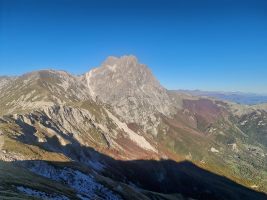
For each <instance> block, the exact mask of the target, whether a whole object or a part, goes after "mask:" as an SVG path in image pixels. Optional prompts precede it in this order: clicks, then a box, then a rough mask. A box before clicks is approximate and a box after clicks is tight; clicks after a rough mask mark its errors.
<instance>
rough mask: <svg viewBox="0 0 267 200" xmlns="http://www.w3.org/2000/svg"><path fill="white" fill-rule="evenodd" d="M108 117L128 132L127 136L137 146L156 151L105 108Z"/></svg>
mask: <svg viewBox="0 0 267 200" xmlns="http://www.w3.org/2000/svg"><path fill="white" fill-rule="evenodd" d="M106 112H107V114H108V116H109V118H111V119H112V120H113V122H114V123H115V124H116V125H117V126H118V127H119V128H120V129H122V130H123V131H124V132H125V133H127V134H128V136H129V138H130V139H131V140H132V141H133V142H134V143H136V144H137V145H138V146H139V147H141V148H143V149H146V150H150V151H154V152H156V151H157V150H156V149H155V148H154V147H153V146H152V145H151V144H150V143H149V142H148V141H147V140H146V139H145V138H144V137H143V136H140V135H138V134H137V133H135V132H134V131H132V130H131V129H129V128H128V126H127V125H126V124H125V123H123V122H121V121H120V120H119V119H118V118H117V117H115V116H114V115H113V114H112V113H111V112H109V111H108V110H106Z"/></svg>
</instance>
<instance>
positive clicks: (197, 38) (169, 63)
mask: <svg viewBox="0 0 267 200" xmlns="http://www.w3.org/2000/svg"><path fill="white" fill-rule="evenodd" d="M125 54H133V55H136V56H137V57H138V58H139V60H140V62H142V63H145V64H147V65H148V66H149V67H150V68H151V69H152V71H153V73H154V74H155V76H156V77H157V78H158V79H159V80H160V82H161V83H162V85H164V86H165V87H167V88H169V89H202V90H217V91H219V90H220V91H221V90H224V91H245V92H256V93H267V1H265V0H261V1H260V0H250V1H247V0H242V1H238V0H216V1H215V0H209V1H208V0H202V1H199V0H94V1H93V0H91V1H90V0H75V1H74V0H37V1H36V0H17V1H15V0H0V75H20V74H23V73H25V72H29V71H32V70H38V69H45V68H54V69H63V70H66V71H68V72H71V73H74V74H82V73H84V72H86V71H88V70H89V69H90V68H92V67H95V66H99V65H100V64H101V62H102V61H103V60H104V59H105V58H106V57H107V56H109V55H114V56H121V55H125Z"/></svg>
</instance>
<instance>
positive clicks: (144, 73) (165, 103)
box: [84, 55, 170, 122]
mask: <svg viewBox="0 0 267 200" xmlns="http://www.w3.org/2000/svg"><path fill="white" fill-rule="evenodd" d="M84 78H85V80H86V82H87V86H88V89H89V92H90V94H91V96H92V97H93V98H95V97H98V98H99V99H100V100H101V101H103V102H105V103H108V104H111V105H114V108H115V109H116V110H117V113H118V114H119V115H121V116H124V117H125V116H127V119H126V120H127V121H128V122H142V121H145V120H147V119H148V117H149V116H150V114H151V113H154V112H155V110H157V111H158V112H160V113H163V114H169V113H170V112H169V107H170V100H169V97H168V95H167V91H166V89H165V88H163V87H162V86H161V85H160V83H159V82H158V80H157V79H156V78H155V77H154V76H153V74H152V72H151V71H150V69H149V68H148V67H147V66H146V65H144V64H140V63H139V62H138V59H137V58H136V57H135V56H133V55H127V56H121V57H114V56H110V57H108V58H107V59H106V60H105V61H104V62H103V63H102V65H101V66H100V67H98V68H95V69H92V70H91V71H90V72H88V73H86V74H85V76H84ZM131 105H134V106H131ZM133 107H134V108H138V109H134V108H133ZM144 111H145V112H144Z"/></svg>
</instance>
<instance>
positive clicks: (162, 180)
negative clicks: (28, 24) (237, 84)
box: [0, 56, 267, 200]
mask: <svg viewBox="0 0 267 200" xmlns="http://www.w3.org/2000/svg"><path fill="white" fill-rule="evenodd" d="M0 86H1V87H0V91H1V92H0V160H1V161H0V169H1V170H0V180H1V181H0V197H1V199H9V198H13V199H18V198H20V199H53V200H54V199H82V200H83V199H142V200H143V199H170V200H171V199H203V200H204V199H241V198H242V199H266V198H267V196H266V193H267V188H266V185H267V182H266V181H267V173H266V172H267V112H266V110H264V109H262V107H256V106H245V105H239V104H236V103H231V102H225V101H220V100H215V99H212V98H209V97H199V96H194V95H190V94H184V93H181V92H177V91H168V90H167V89H165V88H164V87H163V86H161V85H160V83H159V82H158V81H157V79H156V78H155V77H154V76H153V74H152V72H151V71H150V70H149V68H148V67H147V66H146V65H144V64H140V63H139V62H138V60H137V58H136V57H134V56H123V57H120V58H117V57H109V58H107V59H106V61H104V62H103V63H102V65H101V66H100V67H97V68H95V69H92V70H91V71H89V72H88V73H85V74H84V75H81V76H74V75H72V74H69V73H67V72H64V71H55V70H42V71H36V72H31V73H28V74H25V75H22V76H18V77H12V78H9V77H4V78H0Z"/></svg>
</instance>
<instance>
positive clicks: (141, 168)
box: [15, 138, 267, 200]
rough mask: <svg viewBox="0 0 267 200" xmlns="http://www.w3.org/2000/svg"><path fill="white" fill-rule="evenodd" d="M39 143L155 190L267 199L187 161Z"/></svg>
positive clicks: (216, 198)
mask: <svg viewBox="0 0 267 200" xmlns="http://www.w3.org/2000/svg"><path fill="white" fill-rule="evenodd" d="M24 142H26V141H24ZM26 143H27V142H26ZM38 146H42V147H43V148H44V149H46V150H49V151H51V152H58V153H63V154H64V155H66V156H68V157H71V158H72V159H73V160H74V161H76V162H73V164H74V163H75V164H76V165H77V163H78V162H79V163H83V165H86V166H87V167H90V168H92V169H94V165H92V163H93V164H96V165H99V164H100V165H101V166H105V167H104V170H100V171H99V173H100V174H101V175H103V176H105V177H109V178H112V179H113V180H116V181H119V182H123V183H126V184H130V185H135V186H137V187H139V188H142V189H145V190H149V191H153V192H157V193H163V194H174V193H179V194H181V195H182V196H184V197H186V198H193V199H199V200H209V199H211V200H221V199H222V200H231V199H236V200H239V199H242V200H251V199H255V200H266V199H267V195H266V194H264V193H260V192H256V191H254V190H252V189H249V188H246V187H244V186H242V185H239V184H237V183H235V182H233V181H231V180H229V179H227V178H225V177H223V176H219V175H216V174H214V173H211V172H209V171H207V170H204V169H202V168H199V167H198V166H196V165H194V164H193V163H191V162H189V161H183V162H175V161H173V160H159V161H156V160H132V161H122V160H115V159H113V158H111V157H109V156H107V155H105V154H102V153H99V152H97V151H95V150H94V149H93V148H90V147H85V146H81V145H80V144H79V143H78V142H76V141H73V143H72V144H68V145H66V146H61V145H60V144H59V142H58V141H57V139H56V138H50V139H48V140H47V143H46V144H38ZM34 162H38V161H16V162H15V164H19V165H20V166H27V164H31V163H34ZM52 164H56V165H60V166H62V165H65V166H70V165H71V163H56V162H54V163H52ZM96 168H97V167H96ZM96 168H95V170H96Z"/></svg>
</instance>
